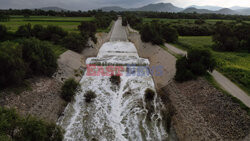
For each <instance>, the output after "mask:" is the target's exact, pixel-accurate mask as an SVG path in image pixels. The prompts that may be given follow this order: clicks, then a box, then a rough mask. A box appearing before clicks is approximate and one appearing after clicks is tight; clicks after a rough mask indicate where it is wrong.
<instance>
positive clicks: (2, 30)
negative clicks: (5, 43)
mask: <svg viewBox="0 0 250 141" xmlns="http://www.w3.org/2000/svg"><path fill="white" fill-rule="evenodd" d="M6 36H7V28H6V26H4V25H0V40H3V39H4V38H5V37H6Z"/></svg>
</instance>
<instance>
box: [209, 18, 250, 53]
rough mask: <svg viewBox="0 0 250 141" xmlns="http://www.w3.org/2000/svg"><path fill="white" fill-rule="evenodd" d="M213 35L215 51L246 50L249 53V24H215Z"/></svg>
mask: <svg viewBox="0 0 250 141" xmlns="http://www.w3.org/2000/svg"><path fill="white" fill-rule="evenodd" d="M214 33H215V34H214V35H213V41H214V43H215V45H214V48H215V49H217V50H220V51H240V50H248V52H250V34H249V33H250V24H248V23H238V24H235V23H224V22H217V23H216V24H215V30H214Z"/></svg>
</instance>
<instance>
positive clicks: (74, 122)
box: [58, 42, 168, 141]
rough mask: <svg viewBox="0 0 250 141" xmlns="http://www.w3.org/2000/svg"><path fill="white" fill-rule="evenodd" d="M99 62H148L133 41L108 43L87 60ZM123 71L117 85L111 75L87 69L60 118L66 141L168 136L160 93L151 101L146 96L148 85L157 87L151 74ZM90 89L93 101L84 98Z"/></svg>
mask: <svg viewBox="0 0 250 141" xmlns="http://www.w3.org/2000/svg"><path fill="white" fill-rule="evenodd" d="M98 62H99V63H100V62H102V63H112V64H138V63H144V64H145V65H149V61H148V60H147V59H143V58H139V56H138V54H137V50H136V48H135V47H134V45H133V44H132V43H130V42H108V43H105V44H104V45H103V46H102V48H101V49H100V51H99V54H98V56H97V57H95V58H89V59H87V61H86V63H87V64H93V63H98ZM125 70H126V69H125ZM123 74H124V75H123V76H121V83H120V85H119V86H115V85H112V84H111V82H110V77H109V76H86V73H85V75H84V76H83V77H82V79H81V81H80V84H81V89H80V91H79V92H78V93H77V94H76V96H75V101H74V102H72V103H70V104H68V106H67V107H66V109H65V111H64V116H63V117H61V118H60V119H59V121H58V124H59V125H61V126H62V127H63V128H64V129H65V131H66V133H65V135H64V140H65V141H83V140H84V141H85V140H86V141H88V140H92V139H93V140H101V141H106V140H107V141H126V140H131V141H141V140H152V141H161V140H165V139H166V138H167V136H168V134H167V133H166V131H165V129H164V128H163V125H162V124H163V123H162V116H161V111H160V107H161V102H160V101H159V99H158V98H157V96H156V97H155V99H154V100H153V101H152V102H151V103H150V104H148V103H147V102H145V98H144V93H145V90H146V89H147V88H150V89H152V90H154V91H155V87H154V82H153V79H152V76H151V75H146V76H126V72H124V73H123ZM89 90H92V91H94V92H95V93H96V95H97V97H96V98H95V99H94V100H93V102H92V103H86V102H85V99H84V94H85V93H86V91H89Z"/></svg>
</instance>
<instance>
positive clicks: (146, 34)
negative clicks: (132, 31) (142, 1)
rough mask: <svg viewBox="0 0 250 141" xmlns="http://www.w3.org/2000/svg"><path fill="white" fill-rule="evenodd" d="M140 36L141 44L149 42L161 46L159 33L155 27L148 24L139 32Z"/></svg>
mask: <svg viewBox="0 0 250 141" xmlns="http://www.w3.org/2000/svg"><path fill="white" fill-rule="evenodd" d="M140 34H141V39H142V41H143V42H151V43H153V44H157V45H160V44H163V42H164V41H163V38H162V36H161V34H160V32H159V31H158V30H157V29H156V27H155V26H152V25H150V24H146V25H144V26H143V27H142V29H141V31H140Z"/></svg>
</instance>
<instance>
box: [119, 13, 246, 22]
mask: <svg viewBox="0 0 250 141" xmlns="http://www.w3.org/2000/svg"><path fill="white" fill-rule="evenodd" d="M124 13H126V14H127V13H130V14H133V15H136V16H139V17H144V18H166V19H225V20H244V21H245V20H247V21H249V20H250V16H245V15H222V14H198V13H168V12H121V13H119V14H124Z"/></svg>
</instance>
